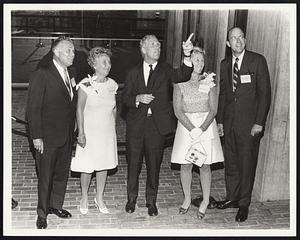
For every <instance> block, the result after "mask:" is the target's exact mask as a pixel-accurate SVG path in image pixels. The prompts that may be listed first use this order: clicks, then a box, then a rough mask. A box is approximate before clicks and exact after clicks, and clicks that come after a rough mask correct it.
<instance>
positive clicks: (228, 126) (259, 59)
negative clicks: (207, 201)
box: [217, 27, 271, 222]
mask: <svg viewBox="0 0 300 240" xmlns="http://www.w3.org/2000/svg"><path fill="white" fill-rule="evenodd" d="M226 44H227V46H228V47H230V48H231V52H232V55H231V56H230V57H228V58H225V59H224V60H222V62H221V67H220V94H219V106H218V113H217V122H218V130H219V134H220V135H221V136H223V135H224V140H225V146H224V147H225V182H226V200H224V201H219V202H218V208H219V209H226V208H239V210H238V212H237V215H236V217H235V220H236V221H238V222H243V221H245V220H246V219H247V218H248V212H249V205H250V202H251V194H252V189H253V184H254V179H255V171H256V166H257V158H258V151H259V143H260V140H261V138H262V136H263V133H264V129H265V123H266V118H267V115H268V111H269V108H270V102H271V87H270V76H269V71H268V65H267V62H266V59H265V57H264V56H262V55H261V54H258V53H255V52H251V51H247V50H245V46H246V39H245V35H244V32H243V30H242V29H241V28H239V27H233V28H231V29H230V30H229V31H228V34H227V42H226Z"/></svg>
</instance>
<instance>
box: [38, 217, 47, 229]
mask: <svg viewBox="0 0 300 240" xmlns="http://www.w3.org/2000/svg"><path fill="white" fill-rule="evenodd" d="M36 227H37V228H38V229H46V228H47V218H41V217H38V218H37V220H36Z"/></svg>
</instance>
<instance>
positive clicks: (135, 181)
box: [123, 35, 192, 216]
mask: <svg viewBox="0 0 300 240" xmlns="http://www.w3.org/2000/svg"><path fill="white" fill-rule="evenodd" d="M191 46H192V45H191ZM160 48H161V44H160V42H159V41H158V39H157V38H156V37H155V36H154V35H146V36H145V37H144V38H143V39H142V40H141V41H140V50H141V54H142V57H143V59H144V61H143V62H142V63H141V64H139V65H138V66H136V67H134V68H133V69H131V70H129V71H128V74H127V77H126V80H125V87H124V89H123V103H124V105H125V106H126V107H128V109H129V110H128V113H127V116H126V124H127V128H126V152H127V156H126V157H127V162H128V176H127V198H128V202H127V204H126V207H125V210H126V212H128V213H133V212H134V211H135V205H136V199H137V196H138V188H139V175H140V172H141V169H142V163H143V158H144V157H145V163H146V168H147V181H146V207H147V208H148V215H149V216H156V215H157V214H158V209H157V206H156V198H157V191H158V184H159V172H160V165H161V162H162V158H163V150H164V143H165V136H166V135H167V134H169V133H171V132H172V131H174V129H175V116H174V113H173V109H172V105H171V102H170V100H171V97H170V94H169V93H170V91H169V90H170V86H171V84H172V82H174V81H176V80H174V78H175V74H174V73H175V72H174V71H173V69H172V68H171V67H170V66H169V65H168V64H166V63H163V62H159V61H158V60H159V57H160V50H161V49H160ZM191 50H192V49H188V50H187V51H184V53H185V55H187V54H188V53H190V51H191ZM187 58H189V56H187ZM188 61H190V60H188ZM187 65H188V64H187ZM180 70H181V71H180V73H181V75H180V76H181V77H180V78H182V79H183V80H184V79H185V80H187V79H188V78H189V77H190V75H191V72H192V67H188V66H186V65H185V64H183V66H182V67H181V69H180Z"/></svg>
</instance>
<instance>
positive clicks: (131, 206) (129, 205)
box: [125, 201, 135, 213]
mask: <svg viewBox="0 0 300 240" xmlns="http://www.w3.org/2000/svg"><path fill="white" fill-rule="evenodd" d="M125 210H126V212H128V213H133V212H134V211H135V202H131V201H128V202H127V203H126V206H125Z"/></svg>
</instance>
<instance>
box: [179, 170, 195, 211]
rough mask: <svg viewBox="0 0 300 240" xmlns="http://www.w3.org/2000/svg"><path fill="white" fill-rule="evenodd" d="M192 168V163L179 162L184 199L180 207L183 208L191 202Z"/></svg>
mask: <svg viewBox="0 0 300 240" xmlns="http://www.w3.org/2000/svg"><path fill="white" fill-rule="evenodd" d="M192 168H193V164H181V166H180V180H181V186H182V190H183V194H184V201H183V203H182V205H181V207H182V208H185V209H187V208H188V207H189V206H190V204H191V198H192V196H191V183H192Z"/></svg>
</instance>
